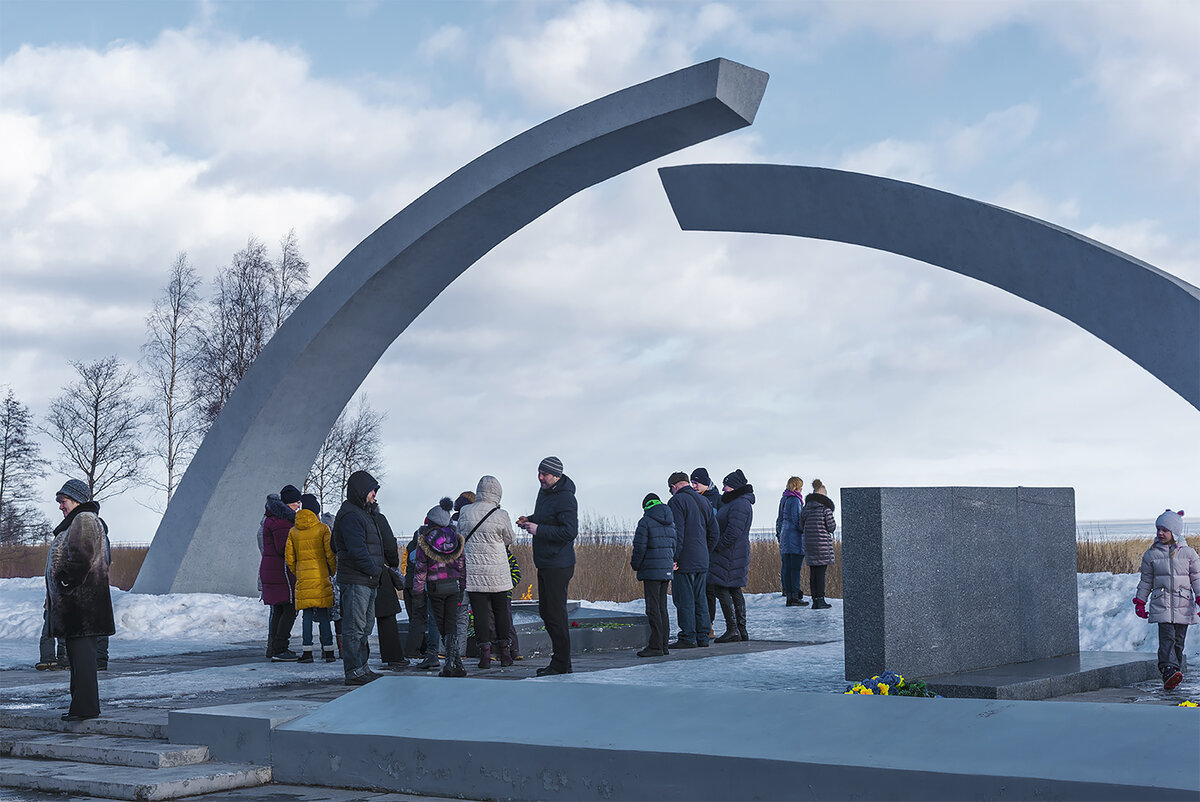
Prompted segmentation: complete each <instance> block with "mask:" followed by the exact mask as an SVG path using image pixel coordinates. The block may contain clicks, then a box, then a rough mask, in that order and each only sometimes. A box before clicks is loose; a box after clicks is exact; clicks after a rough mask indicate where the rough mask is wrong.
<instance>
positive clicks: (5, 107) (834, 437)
mask: <svg viewBox="0 0 1200 802" xmlns="http://www.w3.org/2000/svg"><path fill="white" fill-rule="evenodd" d="M1197 48H1200V6H1198V5H1197V4H1195V3H1193V2H1188V1H1187V0H1181V1H1180V2H1168V1H1165V0H1163V1H1159V2H1148V3H1137V2H1128V0H1120V1H1119V2H1083V1H1082V0H1079V1H1077V2H1067V3H1058V2H1045V1H1044V0H1039V1H1038V2H975V3H961V2H887V3H876V2H787V3H785V2H729V3H685V2H671V3H636V2H616V1H615V0H584V2H574V3H564V2H545V3H534V2H364V1H361V0H355V1H353V2H306V3H295V4H283V3H255V2H238V3H222V2H206V3H205V2H201V3H192V2H171V3H161V2H121V3H109V2H25V1H24V0H0V142H2V143H3V146H2V151H0V152H2V153H3V157H2V158H0V298H3V302H2V311H0V384H7V385H10V386H11V387H12V388H13V390H14V392H15V393H16V394H17V396H18V398H19V399H20V400H22V401H23V402H24V403H26V404H27V405H29V406H30V407H31V408H32V409H33V410H34V412H35V414H37V415H39V416H41V415H42V414H43V413H44V412H45V409H46V406H47V403H48V402H49V400H50V399H51V398H53V397H54V396H55V395H57V394H58V393H59V392H60V391H61V388H62V386H63V385H64V383H65V382H66V381H67V380H68V379H69V378H70V368H69V366H68V361H69V360H72V359H80V360H93V359H98V358H101V357H104V356H107V355H110V354H116V355H118V356H120V357H122V358H123V359H125V360H127V361H130V362H133V361H136V358H137V356H138V348H139V346H140V344H141V342H142V341H143V339H144V318H145V316H146V313H147V312H148V310H149V308H150V304H151V303H152V300H153V298H154V296H155V295H156V294H157V293H158V291H159V289H160V288H161V286H162V284H163V283H164V281H165V275H166V271H167V268H168V266H169V265H170V263H171V261H172V259H173V258H174V256H175V254H176V253H177V252H178V251H180V250H186V251H187V252H188V254H189V256H190V258H191V260H192V261H193V262H194V263H195V264H196V266H197V267H198V268H199V269H200V271H201V273H202V274H203V275H204V277H205V279H206V281H207V280H209V279H211V278H212V276H213V275H215V273H216V270H217V268H218V267H219V266H221V265H223V264H225V263H227V262H228V260H229V257H230V256H231V255H232V253H233V252H234V251H236V250H237V249H239V248H240V247H242V246H243V245H244V244H245V242H246V238H247V237H248V236H249V235H252V234H253V235H257V236H258V237H260V238H261V239H263V240H265V241H267V242H268V243H272V244H274V243H275V242H277V241H278V239H279V238H280V237H281V236H282V235H283V234H284V233H286V231H287V230H288V229H289V228H295V229H296V232H297V235H298V236H299V240H300V245H301V249H302V251H303V253H304V254H305V256H306V257H307V258H308V259H309V261H310V262H311V264H312V272H313V279H314V283H315V282H316V281H318V280H320V279H321V278H323V277H324V275H325V274H326V273H327V272H328V271H329V270H330V269H332V267H333V266H334V265H336V264H337V263H338V261H340V260H341V259H342V257H343V256H345V255H346V253H348V252H349V251H350V249H351V248H353V247H354V246H355V245H356V244H357V243H358V242H359V241H361V240H362V239H363V238H364V237H365V236H367V235H368V234H370V233H371V232H372V231H373V230H374V229H375V228H376V227H378V226H379V225H380V224H382V223H383V222H384V221H385V220H387V219H388V218H390V217H391V216H392V215H393V214H395V213H396V212H397V211H399V210H400V209H402V208H403V207H404V206H406V205H407V204H408V203H410V202H411V201H412V200H413V199H415V198H416V197H418V196H419V195H420V194H421V193H423V192H424V191H425V190H427V189H429V188H430V187H431V186H433V185H434V184H436V183H437V182H438V181H440V180H441V179H442V178H444V177H445V176H447V175H449V174H450V173H451V172H453V171H454V170H456V169H457V168H458V167H460V166H462V165H463V164H465V163H466V162H468V161H470V160H471V159H473V158H474V157H476V156H478V155H479V154H481V153H483V152H485V151H487V150H489V149H491V148H492V147H494V146H495V145H497V144H499V143H501V142H503V141H504V140H506V139H508V138H509V137H511V136H514V135H516V134H518V133H520V132H522V131H524V130H526V129H527V128H529V127H531V126H533V125H535V124H537V123H539V122H541V121H542V120H545V119H547V118H549V117H552V116H554V115H556V114H558V113H560V112H562V111H565V110H567V109H569V108H571V107H574V106H576V105H579V104H581V103H584V102H587V101H589V100H592V99H594V98H596V97H600V96H602V95H605V94H608V93H609V92H612V91H615V90H618V89H621V88H623V87H625V86H628V85H630V84H634V83H638V82H640V81H643V80H647V79H649V78H652V77H655V76H657V75H660V74H663V73H666V72H670V71H672V70H676V69H679V68H682V67H685V66H688V65H690V64H693V63H696V62H700V61H705V60H707V59H710V58H713V57H717V56H722V57H725V58H729V59H733V60H735V61H740V62H742V63H744V64H748V65H750V66H753V67H756V68H758V69H761V70H765V71H767V72H769V73H770V75H771V79H770V83H769V85H768V87H767V92H766V96H765V97H764V99H763V103H762V106H761V108H760V111H759V114H758V118H757V120H756V122H755V124H754V125H753V126H752V127H750V128H747V129H744V130H742V131H739V132H737V133H734V134H731V135H727V136H725V137H722V138H720V139H718V140H714V141H712V142H710V143H706V144H703V145H700V146H697V147H694V148H691V149H689V150H686V151H683V152H681V153H677V154H674V155H672V156H670V157H667V158H664V159H662V160H661V161H660V162H658V163H656V164H654V165H648V166H646V167H643V168H639V169H637V170H634V171H632V172H630V173H627V174H625V175H623V176H619V177H617V178H615V179H612V180H610V181H608V182H607V183H605V184H603V185H600V186H598V187H595V188H592V189H590V190H587V191H585V192H583V193H581V194H579V195H577V196H576V197H574V198H572V199H570V200H568V201H567V202H565V203H563V204H562V205H560V206H559V207H558V208H556V209H554V210H553V211H551V212H550V213H548V214H546V215H545V216H544V217H542V218H541V219H539V220H537V221H535V222H534V223H532V224H531V225H529V226H528V227H527V228H526V229H524V230H522V231H521V232H518V233H517V234H516V235H514V236H513V237H511V238H510V239H509V240H507V241H506V242H504V243H503V244H501V245H500V246H499V247H497V248H496V249H495V250H494V251H492V252H491V253H489V254H488V255H486V256H485V257H484V258H483V259H481V260H480V261H479V262H478V263H476V265H475V266H474V267H472V268H471V269H470V270H468V271H467V272H466V273H465V274H464V275H463V276H462V277H461V278H460V279H459V280H457V281H456V282H455V283H454V284H453V285H451V286H450V287H449V288H448V289H447V290H446V291H445V292H444V293H443V294H442V295H441V296H440V297H439V298H438V299H437V301H436V302H435V303H434V304H433V305H432V306H431V307H430V308H429V309H428V310H427V311H426V312H425V313H424V314H423V315H422V316H421V317H420V318H419V319H418V320H417V321H416V322H415V323H414V324H413V325H412V326H411V327H410V328H409V330H408V331H407V332H405V334H404V335H402V336H401V337H400V339H398V340H397V341H396V343H395V344H394V345H393V346H392V347H391V349H390V350H389V351H388V352H387V354H386V355H385V357H384V358H383V360H382V361H381V362H380V363H379V364H378V365H377V366H376V368H375V370H374V371H373V372H372V374H371V375H370V377H369V378H368V379H367V381H366V382H365V384H364V386H363V389H364V391H365V392H366V393H367V395H368V397H369V399H370V401H371V403H372V405H373V406H375V407H376V408H378V409H381V410H384V411H386V413H387V415H388V420H387V424H386V427H385V440H386V474H385V479H384V482H383V485H384V487H383V490H382V491H381V496H380V498H381V501H382V502H383V503H384V506H385V509H386V510H388V511H389V513H390V516H391V518H392V520H393V523H396V522H397V521H399V523H400V527H398V529H405V528H407V527H408V526H410V525H415V524H417V523H419V522H420V519H421V517H422V516H423V514H424V511H425V510H426V509H428V507H429V506H430V505H431V504H433V503H434V502H436V500H437V498H438V496H439V495H441V494H449V495H454V494H456V493H457V492H458V491H460V490H463V489H467V488H473V487H474V485H475V482H476V480H477V479H478V477H479V476H480V475H481V474H483V473H493V474H495V475H496V476H498V477H499V478H500V481H501V482H502V483H503V484H504V486H505V488H506V491H507V492H506V499H505V501H506V506H507V507H509V508H511V509H513V510H514V511H515V512H518V513H519V512H527V511H529V510H530V509H531V506H532V501H533V498H534V495H535V491H536V477H535V475H534V474H535V472H536V466H537V463H538V461H539V460H540V458H541V457H543V456H545V455H546V454H550V453H553V454H557V455H559V456H560V457H562V459H563V461H564V462H565V463H566V467H567V473H568V474H570V475H571V476H572V477H573V478H574V479H575V481H576V483H577V484H578V486H579V498H580V503H581V506H582V507H583V508H584V510H585V511H587V512H590V513H591V514H592V515H595V516H608V517H612V518H614V519H624V520H626V521H634V520H636V518H637V516H638V512H639V511H638V504H639V502H640V500H641V498H642V496H643V495H644V494H645V493H646V492H649V491H657V492H662V491H664V490H665V479H666V477H667V475H668V474H669V473H670V472H671V471H673V470H677V469H682V470H690V469H691V468H694V467H696V466H697V465H705V466H707V467H708V468H709V470H710V472H711V473H712V474H713V475H714V476H715V477H720V476H723V475H724V474H725V473H727V472H729V471H730V470H732V469H733V468H735V467H740V468H742V469H743V470H744V471H745V473H746V475H747V476H748V477H749V478H750V480H751V482H752V483H753V484H754V485H755V486H756V487H757V488H758V497H759V503H758V507H757V510H758V520H757V521H756V523H757V524H758V525H764V526H769V525H770V524H771V523H773V520H774V514H775V499H776V498H777V497H778V494H779V493H780V492H781V490H782V488H783V484H784V482H785V481H786V479H787V477H788V476H789V475H792V474H797V475H800V476H801V477H803V478H804V479H805V481H806V482H808V481H809V480H811V479H812V478H813V477H818V478H821V479H822V480H824V481H825V483H826V484H827V485H828V486H829V487H830V489H831V491H832V492H833V495H834V497H835V498H836V493H837V490H838V489H839V488H841V487H849V486H865V485H947V484H965V485H1003V486H1011V485H1056V486H1057V485H1069V486H1072V487H1074V488H1075V489H1076V491H1077V496H1076V499H1077V515H1078V517H1079V518H1080V519H1097V518H1146V519H1147V520H1152V519H1153V517H1154V516H1155V515H1157V513H1159V512H1161V511H1162V510H1163V509H1164V508H1165V507H1167V506H1172V507H1175V508H1181V507H1182V508H1185V509H1192V508H1194V509H1196V510H1197V512H1198V513H1200V463H1198V461H1197V453H1198V449H1197V446H1198V445H1200V413H1198V412H1197V411H1196V410H1195V409H1194V408H1193V407H1191V406H1190V405H1189V404H1187V403H1186V402H1185V401H1184V400H1183V399H1182V398H1180V397H1179V396H1177V395H1176V394H1174V393H1173V392H1172V391H1170V390H1169V389H1168V388H1167V387H1166V386H1165V385H1163V384H1161V383H1160V382H1159V381H1158V380H1156V379H1154V378H1153V377H1151V376H1150V375H1149V374H1148V373H1146V372H1145V371H1144V370H1143V369H1142V368H1140V367H1138V366H1137V365H1135V364H1133V363H1132V362H1130V361H1129V360H1127V359H1125V358H1124V357H1122V356H1121V355H1119V354H1118V353H1117V352H1116V351H1114V350H1113V349H1111V348H1110V347H1109V346H1107V345H1105V344H1104V343H1102V342H1100V341H1099V340H1097V339H1095V338H1094V337H1092V336H1090V335H1088V334H1086V333H1084V332H1083V331H1082V330H1080V329H1078V328H1077V327H1075V326H1074V325H1073V324H1071V323H1069V322H1067V321H1065V320H1063V319H1061V318H1059V317H1057V316H1056V315H1054V314H1052V313H1050V312H1047V311H1045V310H1043V309H1041V308H1039V307H1035V306H1033V305H1031V304H1029V303H1027V302H1025V301H1022V300H1020V299H1017V298H1015V297H1013V296H1010V295H1007V294H1006V293H1004V292H1002V291H1000V290H997V289H995V288H992V287H990V286H986V285H983V284H980V283H977V282H974V281H972V280H970V279H967V278H964V277H962V276H959V275H957V274H953V273H950V272H948V271H944V270H941V269H939V268H935V267H931V266H929V265H925V264H922V263H918V262H914V261H911V260H908V259H904V258H901V257H896V256H892V255H888V254H882V253H877V252H873V251H869V250H866V249H861V248H856V247H852V246H845V245H838V244H835V243H824V242H814V241H807V240H801V239H795V238H786V237H765V236H755V235H725V234H712V233H698V232H692V233H685V232H681V231H679V228H678V226H677V224H676V223H675V221H674V217H673V215H672V214H671V211H670V208H669V206H668V204H667V201H666V197H665V195H664V193H663V191H662V189H661V186H660V184H659V182H658V178H657V175H656V172H655V170H654V168H655V167H657V166H662V165H665V164H686V163H693V162H713V161H728V162H772V163H781V164H803V165H816V166H825V167H836V168H842V169H849V170H857V171H861V172H866V173H871V174H874V175H881V176H887V177H891V178H896V179H901V180H906V181H914V182H918V183H922V184H926V185H929V186H932V187H935V188H938V189H942V190H946V191H948V192H953V193H956V194H960V195H964V196H967V197H971V198H975V199H979V200H982V201H986V202H989V203H994V204H998V205H1001V206H1005V207H1008V208H1011V209H1015V210H1018V211H1020V212H1023V213H1026V214H1030V215H1033V216H1035V217H1039V218H1042V219H1044V220H1048V221H1051V222H1053V223H1055V224H1058V225H1061V226H1064V227H1066V228H1069V229H1072V230H1074V231H1078V232H1080V233H1083V234H1085V235H1087V236H1089V237H1092V238H1094V239H1097V240H1100V241H1101V242H1104V243H1106V244H1108V245H1111V246H1113V247H1115V248H1118V249H1120V250H1122V251H1125V252H1126V253H1129V254H1132V255H1133V256H1136V257H1138V258H1140V259H1143V260H1145V261H1147V262H1150V263H1151V264H1154V265H1156V266H1158V267H1160V268H1162V269H1164V270H1167V271H1168V272H1171V273H1173V274H1175V275H1177V276H1179V277H1181V278H1183V279H1185V280H1187V281H1189V282H1191V283H1192V284H1200V60H1198V59H1197V58H1196V57H1195V52H1196V50H1197ZM309 369H310V370H312V371H313V379H314V381H319V380H320V372H321V366H320V365H312V366H310V368H309ZM46 448H47V452H48V455H49V456H53V449H52V448H51V447H50V445H49V444H47V446H46ZM306 467H307V466H296V481H297V483H298V482H299V481H300V480H301V479H302V478H303V476H304V473H305V469H306ZM59 476H60V475H57V474H56V476H55V477H54V478H50V479H48V480H47V482H46V492H47V503H46V512H47V514H48V515H50V514H52V513H54V514H56V512H55V510H54V505H53V500H52V493H53V491H54V489H55V488H56V487H57V485H56V481H57V479H58V478H59ZM269 489H274V488H264V492H265V491H266V490H269ZM153 503H154V500H153V499H152V498H151V496H150V494H149V492H148V491H138V490H135V491H131V492H130V493H127V494H125V495H124V496H121V497H117V498H114V499H111V500H110V501H108V502H107V504H106V512H107V516H106V517H107V518H108V519H109V521H110V523H112V524H113V529H114V535H116V536H117V537H118V539H122V540H128V541H148V540H149V539H150V537H151V536H152V534H153V532H154V530H155V528H156V526H157V515H156V514H155V513H154V512H152V511H151V510H149V509H147V507H146V506H145V505H153ZM256 525H257V521H247V531H252V530H253V528H254V527H255V526H256Z"/></svg>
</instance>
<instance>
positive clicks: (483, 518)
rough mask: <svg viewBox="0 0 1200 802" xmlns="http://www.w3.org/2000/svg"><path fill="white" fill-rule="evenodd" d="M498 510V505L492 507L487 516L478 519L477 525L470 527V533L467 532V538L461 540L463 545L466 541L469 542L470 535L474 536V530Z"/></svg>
mask: <svg viewBox="0 0 1200 802" xmlns="http://www.w3.org/2000/svg"><path fill="white" fill-rule="evenodd" d="M498 509H500V505H499V504H497V505H496V506H495V507H492V508H491V509H490V510H488V511H487V515H485V516H483V517H482V518H480V519H479V523H477V524H475V525H474V526H472V527H471V531H470V532H467V536H466V537H464V538H463V543H466V542H467V541H468V540H470V539H471V535H473V534H475V530H476V529H478V528H479V527H481V526H483V522H484V521H486V520H487V519H488V518H490V517H491V516H492V513H493V512H495V511H496V510H498Z"/></svg>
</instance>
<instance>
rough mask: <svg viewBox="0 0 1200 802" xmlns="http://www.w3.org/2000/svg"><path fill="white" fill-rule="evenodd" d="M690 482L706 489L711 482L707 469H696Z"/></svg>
mask: <svg viewBox="0 0 1200 802" xmlns="http://www.w3.org/2000/svg"><path fill="white" fill-rule="evenodd" d="M692 481H693V482H699V483H700V484H702V485H704V486H705V487H708V486H709V485H711V484H712V480H711V479H709V478H708V468H697V469H696V470H694V471H692Z"/></svg>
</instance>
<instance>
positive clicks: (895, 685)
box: [845, 671, 941, 699]
mask: <svg viewBox="0 0 1200 802" xmlns="http://www.w3.org/2000/svg"><path fill="white" fill-rule="evenodd" d="M845 693H847V694H861V695H863V696H922V697H932V698H939V699H940V698H941V697H940V696H938V695H937V694H936V693H933V692H932V691H930V690H929V688H927V687H926V686H925V683H924V682H921V681H920V680H917V681H915V682H908V681H906V680H905V679H904V677H902V676H900V675H899V674H897V673H896V672H895V671H885V672H884V673H882V674H876V675H875V676H873V677H871V678H870V679H865V680H863V681H862V682H855V683H853V684H851V685H847V686H846V690H845Z"/></svg>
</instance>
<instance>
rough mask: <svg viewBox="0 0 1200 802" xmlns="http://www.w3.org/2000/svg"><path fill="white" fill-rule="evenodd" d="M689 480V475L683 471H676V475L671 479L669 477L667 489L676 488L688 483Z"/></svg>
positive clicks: (671, 476) (672, 475)
mask: <svg viewBox="0 0 1200 802" xmlns="http://www.w3.org/2000/svg"><path fill="white" fill-rule="evenodd" d="M687 480H688V475H687V474H686V473H684V472H683V471H675V473H673V474H671V475H670V476H669V477H667V487H668V488H671V487H674V486H675V485H677V484H679V483H680V482H686V481H687Z"/></svg>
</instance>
